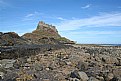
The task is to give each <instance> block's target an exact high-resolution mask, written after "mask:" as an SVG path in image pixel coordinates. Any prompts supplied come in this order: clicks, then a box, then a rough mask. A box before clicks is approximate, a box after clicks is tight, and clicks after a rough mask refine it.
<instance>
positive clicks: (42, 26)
mask: <svg viewBox="0 0 121 81" xmlns="http://www.w3.org/2000/svg"><path fill="white" fill-rule="evenodd" d="M37 29H39V30H44V31H47V30H48V29H52V30H53V31H55V32H57V33H58V31H57V29H56V27H55V26H52V25H49V24H46V23H45V22H43V21H39V23H38V27H37Z"/></svg>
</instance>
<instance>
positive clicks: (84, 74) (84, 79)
mask: <svg viewBox="0 0 121 81" xmlns="http://www.w3.org/2000/svg"><path fill="white" fill-rule="evenodd" d="M78 74H79V76H80V79H81V81H87V80H88V79H89V78H88V76H87V74H86V73H85V72H78Z"/></svg>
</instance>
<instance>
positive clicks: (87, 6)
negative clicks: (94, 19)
mask: <svg viewBox="0 0 121 81" xmlns="http://www.w3.org/2000/svg"><path fill="white" fill-rule="evenodd" d="M90 6H91V4H88V5H85V6H83V7H81V8H82V9H86V8H89V7H90Z"/></svg>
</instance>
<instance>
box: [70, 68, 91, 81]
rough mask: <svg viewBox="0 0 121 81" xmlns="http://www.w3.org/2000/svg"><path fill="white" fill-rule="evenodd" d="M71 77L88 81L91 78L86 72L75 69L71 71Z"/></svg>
mask: <svg viewBox="0 0 121 81" xmlns="http://www.w3.org/2000/svg"><path fill="white" fill-rule="evenodd" d="M70 77H72V78H77V79H80V80H81V81H87V80H88V79H89V78H88V76H87V74H86V73H85V72H82V71H81V72H80V71H77V70H75V71H74V72H72V73H71V75H70Z"/></svg>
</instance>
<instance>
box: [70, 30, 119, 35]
mask: <svg viewBox="0 0 121 81" xmlns="http://www.w3.org/2000/svg"><path fill="white" fill-rule="evenodd" d="M69 34H73V35H80V34H81V35H118V34H121V31H108V30H107V31H80V32H78V31H76V32H69Z"/></svg>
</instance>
